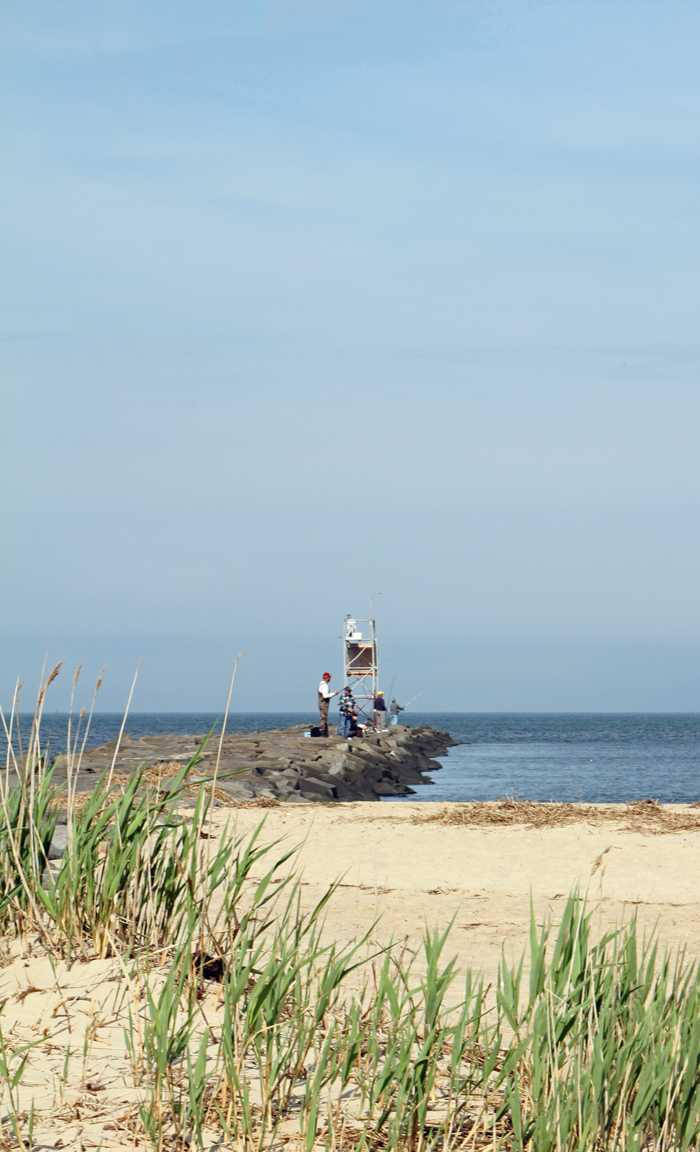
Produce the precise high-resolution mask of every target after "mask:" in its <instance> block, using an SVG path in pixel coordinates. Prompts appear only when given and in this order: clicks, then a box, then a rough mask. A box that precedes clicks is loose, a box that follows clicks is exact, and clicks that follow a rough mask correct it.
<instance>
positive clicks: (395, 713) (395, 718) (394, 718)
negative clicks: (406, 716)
mask: <svg viewBox="0 0 700 1152" xmlns="http://www.w3.org/2000/svg"><path fill="white" fill-rule="evenodd" d="M389 711H390V712H391V723H392V724H398V722H399V712H405V711H406V709H405V708H403V707H402V706H401V705H400V704H397V703H396V697H395V696H392V697H391V704H390V705H389Z"/></svg>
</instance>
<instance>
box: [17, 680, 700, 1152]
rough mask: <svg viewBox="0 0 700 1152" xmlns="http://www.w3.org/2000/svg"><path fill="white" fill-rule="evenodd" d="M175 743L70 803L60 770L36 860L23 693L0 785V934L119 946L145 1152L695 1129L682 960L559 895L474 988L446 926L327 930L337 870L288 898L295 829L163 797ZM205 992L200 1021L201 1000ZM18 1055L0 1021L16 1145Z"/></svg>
mask: <svg viewBox="0 0 700 1152" xmlns="http://www.w3.org/2000/svg"><path fill="white" fill-rule="evenodd" d="M42 691H43V693H44V695H45V688H44V689H43V690H42ZM42 702H43V696H41V698H40V704H41V703H42ZM11 722H12V721H11ZM8 730H9V725H8ZM76 744H77V736H76ZM82 746H84V740H83V745H82ZM11 756H12V753H11V751H8V757H11ZM75 757H76V758H75V765H76V766H77V763H78V758H79V752H77V753H75ZM196 759H197V757H196V756H195V757H194V758H193V761H192V762H191V763H190V764H189V765H183V767H182V768H181V770H180V771H179V773H178V774H177V775H176V776H174V777H172V778H171V779H170V780H169V781H168V788H167V790H163V789H161V788H159V786H158V784H157V782H156V783H154V782H153V780H152V779H149V778H148V775H147V773H146V771H145V770H140V771H137V772H135V773H134V774H133V776H132V777H131V779H130V780H129V782H128V783H127V785H126V786H125V787H124V786H122V785H121V784H119V783H118V782H116V781H115V780H114V778H113V776H110V774H109V773H107V774H105V777H104V778H103V779H102V780H100V781H99V782H98V784H97V786H96V787H95V789H94V791H93V793H92V794H91V796H90V798H89V801H88V802H87V804H85V805H72V806H71V804H70V796H71V787H70V784H71V775H70V772H69V788H68V794H67V795H68V800H67V805H68V807H67V811H66V819H67V820H68V824H67V847H66V850H65V852H64V854H63V857H62V858H61V860H60V861H56V862H51V863H49V860H48V855H49V847H50V844H51V839H52V837H53V834H54V831H55V826H56V820H57V819H58V808H57V806H56V805H57V796H58V794H57V791H56V789H55V787H54V786H53V783H52V778H51V771H50V769H47V768H46V762H47V761H46V757H45V755H44V754H43V752H42V749H41V741H40V708H39V709H38V717H37V720H36V722H35V725H34V728H33V731H32V734H31V736H30V738H29V740H28V741H27V744H26V749H21V755H16V756H15V760H14V763H12V764H10V763H9V762H8V765H7V766H6V771H5V777H4V782H3V785H2V790H1V792H0V927H1V928H2V932H3V933H4V935H5V937H10V936H12V935H23V936H28V935H33V937H34V938H36V939H38V940H39V941H40V942H41V946H42V947H43V948H44V949H45V951H46V952H47V953H48V954H49V955H50V956H52V957H54V958H61V959H64V960H65V961H67V962H68V963H69V964H71V963H76V962H79V961H81V960H88V959H91V958H93V957H106V956H112V957H114V958H115V959H116V960H117V961H118V963H119V965H120V970H121V972H122V974H123V982H124V986H125V988H126V989H128V997H127V1003H128V1012H127V1018H126V1022H125V1027H124V1049H125V1054H126V1056H127V1057H128V1061H129V1065H130V1067H131V1070H132V1074H133V1077H134V1082H135V1083H137V1084H138V1086H139V1100H138V1105H137V1106H136V1108H135V1110H134V1112H133V1114H132V1115H131V1116H130V1118H129V1126H130V1127H129V1130H130V1132H131V1138H132V1141H133V1142H140V1143H141V1144H142V1145H146V1146H150V1147H152V1148H153V1149H157V1150H158V1152H162V1150H164V1149H181V1150H183V1152H184V1150H185V1149H186V1148H189V1147H195V1148H201V1149H203V1148H205V1147H206V1148H210V1147H212V1145H221V1146H222V1147H226V1148H232V1149H233V1148H235V1149H236V1150H237V1152H238V1150H240V1152H263V1150H266V1149H273V1148H274V1149H278V1148H280V1149H281V1148H283V1147H287V1146H289V1147H290V1148H293V1149H297V1148H298V1149H300V1150H303V1152H312V1150H313V1149H316V1148H328V1149H333V1150H335V1149H338V1150H339V1152H340V1150H345V1149H347V1150H350V1149H352V1150H357V1152H363V1150H364V1149H387V1150H394V1149H396V1150H399V1149H401V1150H404V1149H406V1150H407V1152H423V1150H426V1152H428V1150H433V1149H435V1150H441V1152H449V1150H451V1149H463V1148H464V1149H468V1148H472V1149H486V1148H493V1149H497V1148H503V1149H515V1150H520V1149H526V1148H527V1149H532V1150H533V1152H549V1150H550V1149H566V1150H570V1152H584V1150H590V1152H597V1150H613V1149H615V1150H618V1149H620V1150H622V1149H624V1150H628V1149H629V1150H632V1149H634V1150H637V1149H640V1150H641V1149H658V1150H662V1149H687V1148H694V1147H697V1146H698V1141H699V1140H700V973H699V972H698V968H697V965H696V963H695V962H690V961H686V960H685V959H684V958H683V957H682V956H675V957H672V956H671V955H669V954H668V953H664V954H661V953H660V952H659V947H658V943H657V941H656V940H655V939H653V938H651V939H641V940H640V939H639V938H638V935H637V929H636V924H635V921H634V920H631V921H630V922H629V923H627V924H625V925H623V926H621V927H620V928H619V929H618V930H616V931H614V932H609V933H607V934H606V935H604V936H603V937H602V939H595V938H594V936H593V933H592V928H591V916H592V913H591V910H590V909H588V908H587V907H586V902H585V900H584V899H582V898H581V897H580V896H579V895H578V894H577V893H573V894H572V895H571V896H570V897H569V899H568V901H567V903H566V907H565V910H564V913H563V916H562V918H561V922H560V923H559V925H558V927H557V929H556V931H555V930H554V928H552V927H551V926H550V925H544V926H540V927H539V928H538V926H537V925H536V922H535V918H534V914H533V915H532V927H531V940H530V948H529V956H528V964H527V972H528V976H527V979H526V978H525V975H524V973H525V972H526V967H525V960H524V959H523V960H521V961H519V962H518V963H517V964H515V965H514V966H513V965H510V964H509V963H507V962H506V959H505V956H504V957H503V959H502V961H501V965H500V968H499V976H498V982H497V986H496V987H495V988H493V989H486V988H484V986H483V983H482V982H481V981H480V979H479V978H478V977H477V976H475V975H474V974H473V973H471V972H470V971H466V972H460V971H459V970H458V966H457V963H456V960H455V959H454V958H452V957H451V956H450V947H449V946H450V937H449V931H445V932H439V931H437V930H433V929H430V928H429V927H426V931H425V935H424V940H423V953H422V956H419V957H415V956H413V957H411V956H408V957H407V956H406V954H405V953H404V952H401V951H399V950H398V949H397V948H394V947H389V948H387V949H384V950H382V951H381V952H380V953H374V954H372V952H371V950H370V947H369V943H368V938H367V937H365V938H364V939H362V940H358V941H356V942H355V943H354V944H352V945H346V946H340V945H338V944H336V943H334V942H333V941H329V940H328V939H327V938H326V934H325V932H324V911H325V909H326V907H327V905H328V902H329V901H330V900H332V899H333V895H334V889H333V888H331V889H329V891H328V892H326V894H325V895H324V896H323V898H322V899H321V900H320V901H319V903H318V904H317V905H316V907H314V908H311V909H306V910H305V909H304V907H303V906H302V900H301V887H300V879H299V877H298V875H296V874H295V872H294V868H293V850H292V849H291V848H283V847H282V846H281V845H280V844H270V843H265V842H264V839H263V833H264V822H263V823H261V825H260V826H259V827H258V829H257V830H256V831H255V833H254V834H253V835H252V836H250V837H249V838H248V839H242V838H241V837H239V836H237V835H236V834H235V832H234V831H233V830H232V829H231V827H229V826H226V827H225V828H224V829H223V831H221V832H217V833H216V835H215V834H214V832H213V825H212V822H211V816H212V811H211V809H212V804H213V802H214V799H213V797H214V791H213V790H214V786H215V782H212V787H211V788H208V787H207V786H206V784H204V785H203V786H202V787H201V788H200V791H199V795H198V798H197V801H196V805H195V808H194V811H193V812H192V813H191V814H188V815H187V816H186V815H184V814H183V812H182V810H181V798H182V797H181V790H182V787H183V785H184V783H185V780H186V777H187V773H188V771H189V770H190V769H191V768H192V767H193V766H194V764H195V763H196ZM212 989H216V990H217V996H216V1015H215V1019H213V1017H212V1014H211V1012H210V1011H209V1009H207V1010H206V1011H205V1009H204V1007H203V1004H204V995H205V993H207V992H210V991H211V990H212ZM86 1037H87V1033H86ZM87 1044H88V1040H87V1038H86V1045H87ZM27 1057H28V1053H27V1051H25V1049H23V1048H21V1047H15V1048H11V1046H9V1045H8V1044H7V1043H6V1042H5V1040H4V1039H3V1037H2V1033H1V1032H0V1085H1V1086H2V1089H3V1104H2V1107H3V1113H4V1114H3V1118H2V1124H3V1134H4V1138H5V1139H6V1141H7V1142H9V1144H13V1145H14V1146H19V1147H20V1148H22V1149H24V1148H27V1149H28V1148H30V1147H31V1146H32V1125H33V1115H32V1114H31V1110H30V1111H29V1112H27V1111H26V1110H25V1111H24V1112H22V1111H20V1109H19V1105H18V1103H17V1100H18V1097H17V1086H18V1083H19V1081H20V1080H21V1077H22V1074H23V1071H24V1067H25V1063H26V1059H27ZM85 1060H87V1053H86V1056H85Z"/></svg>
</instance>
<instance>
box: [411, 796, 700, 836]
mask: <svg viewBox="0 0 700 1152" xmlns="http://www.w3.org/2000/svg"><path fill="white" fill-rule="evenodd" d="M426 807H428V806H426ZM413 823H414V824H430V823H437V824H451V825H473V826H475V827H487V826H498V825H500V826H508V825H525V826H526V827H528V828H561V827H563V826H565V825H567V824H584V823H585V824H592V825H596V826H602V825H611V824H615V825H618V826H619V827H620V828H621V829H623V830H624V831H630V832H648V833H652V834H661V833H664V832H697V831H700V810H698V809H697V808H696V807H695V806H694V805H688V806H681V805H675V804H659V802H658V801H657V800H639V801H635V802H634V803H628V804H564V803H560V802H558V801H555V800H552V801H549V802H548V803H538V802H537V801H534V800H520V799H519V798H518V797H510V796H505V797H503V798H502V799H500V800H495V801H483V802H482V801H477V800H472V801H467V802H465V803H460V804H445V805H430V806H429V808H428V810H427V811H426V812H425V813H422V812H421V813H420V814H418V813H417V814H416V815H414V817H413Z"/></svg>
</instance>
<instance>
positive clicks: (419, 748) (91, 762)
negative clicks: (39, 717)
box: [54, 724, 458, 804]
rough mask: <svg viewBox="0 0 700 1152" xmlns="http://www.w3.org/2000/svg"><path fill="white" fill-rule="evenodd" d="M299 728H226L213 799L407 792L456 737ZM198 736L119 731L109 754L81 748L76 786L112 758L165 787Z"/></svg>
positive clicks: (59, 773) (119, 775) (203, 758)
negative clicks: (316, 732) (350, 735)
mask: <svg viewBox="0 0 700 1152" xmlns="http://www.w3.org/2000/svg"><path fill="white" fill-rule="evenodd" d="M306 732H308V725H303V724H299V725H296V726H295V727H293V728H285V729H274V730H272V731H268V732H230V733H228V732H227V733H226V735H225V736H224V739H223V742H222V744H221V755H220V759H219V767H218V771H217V773H216V802H217V803H219V804H226V803H229V804H237V803H245V802H250V801H256V800H257V801H262V800H268V801H275V800H276V801H279V802H280V803H284V804H288V803H306V804H308V803H319V802H329V801H330V802H333V801H352V800H380V799H381V798H382V797H383V796H410V795H413V794H414V792H415V787H418V786H420V785H423V784H427V785H429V784H432V782H433V781H432V780H431V778H430V775H429V773H431V772H436V771H439V769H440V767H441V765H440V764H439V763H438V761H437V760H435V759H434V757H435V756H440V755H444V754H445V753H446V752H447V749H448V748H449V747H450V746H451V745H453V744H457V743H458V741H456V740H453V739H452V737H451V736H450V735H449V733H447V732H440V731H438V730H437V729H436V728H431V727H429V726H427V725H420V726H418V727H415V728H411V727H408V726H407V725H403V724H400V725H393V726H391V727H390V728H388V729H387V730H386V731H384V732H375V731H370V732H368V733H367V734H366V735H364V736H363V737H356V738H354V739H352V740H344V739H341V738H340V737H338V736H335V735H332V736H328V737H316V738H314V737H309V736H308V735H305V733H306ZM204 740H205V734H201V735H193V736H181V735H176V734H170V735H164V736H142V737H141V738H140V739H138V740H135V739H133V738H132V737H131V736H129V735H128V734H127V733H125V734H124V736H122V739H121V743H120V745H119V749H118V751H117V754H116V759H114V755H115V751H116V741H110V742H109V743H107V744H103V745H101V746H99V747H95V748H89V749H87V750H86V751H85V752H84V753H83V756H82V759H81V761H80V768H79V771H78V775H77V791H78V792H85V791H88V790H89V789H91V788H93V787H94V785H95V782H96V776H98V775H100V774H101V773H102V772H104V771H105V770H106V769H109V768H110V767H111V765H112V761H113V760H114V773H115V779H117V780H123V779H124V778H125V777H126V776H127V775H128V774H130V773H131V772H133V771H134V770H135V769H137V768H140V767H142V766H145V767H146V769H147V778H148V780H149V782H150V783H158V784H159V785H160V786H161V787H163V788H167V787H168V780H169V779H170V778H172V776H173V775H174V773H175V771H176V770H177V768H178V767H179V766H181V765H184V764H187V763H189V762H190V761H191V760H192V759H193V758H194V757H195V756H197V753H198V750H199V749H200V748H201V746H202V744H203V742H204ZM220 740H221V737H220V736H219V735H217V734H214V735H213V736H211V737H210V738H209V740H208V741H207V743H206V744H205V745H204V748H203V749H202V750H201V752H200V753H199V755H198V756H197V759H196V762H195V764H194V765H193V767H192V769H191V771H190V773H189V774H188V778H187V779H188V784H189V785H190V786H193V785H196V784H197V783H198V782H199V781H200V780H201V781H202V782H204V781H207V780H211V779H212V778H213V776H214V772H215V769H216V762H217V758H218V757H219V743H220ZM66 769H67V765H66V760H65V757H64V756H60V757H59V758H58V759H57V761H56V763H55V766H54V783H55V784H57V785H58V786H59V787H60V786H61V785H62V783H63V782H64V781H65V780H66V774H67V773H66Z"/></svg>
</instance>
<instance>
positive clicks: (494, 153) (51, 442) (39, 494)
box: [0, 0, 700, 711]
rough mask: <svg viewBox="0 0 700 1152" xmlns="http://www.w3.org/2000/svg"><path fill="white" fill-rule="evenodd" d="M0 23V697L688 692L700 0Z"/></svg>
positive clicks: (698, 578)
mask: <svg viewBox="0 0 700 1152" xmlns="http://www.w3.org/2000/svg"><path fill="white" fill-rule="evenodd" d="M1 21H2V28H1V31H2V41H3V56H2V61H1V63H2V73H3V76H4V80H3V88H2V127H3V137H4V140H3V155H4V158H5V159H4V162H3V175H2V203H0V217H1V220H2V225H1V226H2V250H3V265H4V268H5V275H4V277H3V280H4V288H3V295H2V333H3V337H2V345H1V347H2V360H3V386H2V396H3V400H2V410H3V416H2V468H3V476H4V479H3V505H2V506H3V527H4V532H3V538H4V541H5V545H4V548H3V563H2V582H3V590H2V605H3V615H4V627H3V635H4V642H3V651H2V668H1V672H0V700H1V702H2V704H3V706H4V707H6V706H7V705H8V704H9V702H10V698H11V694H12V687H13V684H14V681H15V677H16V676H17V675H20V676H21V677H27V681H26V685H25V689H24V696H23V702H24V705H25V707H31V705H32V698H33V694H34V692H35V687H36V681H37V679H38V676H39V672H40V667H41V662H42V660H43V655H44V651H45V648H46V645H47V644H48V643H50V644H51V658H55V659H56V660H57V659H58V658H60V657H62V656H65V657H66V661H67V663H66V667H67V668H69V669H70V672H71V673H72V670H73V668H74V667H75V666H76V665H77V663H78V662H79V661H80V660H85V671H84V674H83V675H84V682H83V681H81V684H82V688H81V692H80V693H79V697H80V702H82V700H83V699H84V698H85V697H87V696H88V695H89V686H90V681H91V680H94V678H95V676H96V674H97V672H98V670H99V668H100V667H101V666H102V664H104V663H106V664H107V674H106V679H105V685H104V688H103V690H102V694H101V707H102V708H103V709H119V708H121V707H122V705H123V704H124V702H125V700H126V696H127V693H128V687H129V683H130V681H131V676H132V675H133V670H134V668H135V666H136V663H137V661H138V660H139V659H140V658H143V659H144V661H145V663H144V665H143V668H142V670H141V673H140V680H139V685H138V689H137V692H136V696H135V700H134V707H135V708H136V709H138V710H150V709H164V710H166V709H187V710H197V709H213V710H218V709H219V708H221V707H222V706H223V704H224V703H225V698H226V693H227V689H228V680H229V677H230V670H231V667H232V664H233V659H234V657H235V654H236V652H237V651H239V650H240V649H246V650H247V654H246V656H245V657H244V659H243V662H242V665H241V669H240V678H239V681H238V688H237V694H236V698H235V701H234V707H235V708H238V709H239V710H247V709H251V710H270V709H278V708H279V709H303V708H307V707H311V708H313V706H314V703H315V690H316V683H317V681H318V678H319V675H320V673H321V672H322V671H324V670H325V669H328V670H330V671H332V672H334V673H335V674H336V681H337V680H339V679H340V673H341V652H340V643H339V636H340V631H341V621H342V617H343V616H344V615H345V613H346V612H351V613H353V614H356V615H359V616H362V615H366V614H367V609H368V606H369V597H370V595H371V594H372V593H375V592H381V596H379V597H377V599H376V600H375V601H374V604H375V609H376V614H377V620H378V629H379V638H380V651H381V658H382V660H384V661H385V663H384V665H383V672H384V673H385V674H386V679H385V683H387V684H388V683H389V682H390V681H391V678H392V677H393V676H394V675H396V690H397V695H398V696H399V698H402V697H403V698H404V699H405V698H406V697H408V696H412V695H413V694H414V693H416V692H419V691H421V690H422V689H425V690H426V691H425V696H424V697H423V698H422V700H421V705H422V706H424V707H425V709H427V710H434V711H437V710H441V709H446V710H448V709H449V710H488V709H496V710H520V709H523V710H560V709H564V710H588V709H592V710H647V709H650V710H665V709H679V710H688V711H695V710H700V539H699V534H698V529H699V527H700V524H699V516H698V511H699V501H700V494H699V491H698V479H699V475H698V474H699V471H700V466H699V463H698V444H699V437H698V433H699V431H700V388H699V379H698V377H699V368H700V331H699V322H700V307H699V304H700V300H699V288H700V213H699V209H700V202H699V200H700V198H699V196H698V188H699V179H698V177H699V175H700V171H699V163H698V161H699V159H700V132H699V131H698V125H699V118H700V70H699V69H698V64H697V48H698V43H700V7H698V5H697V3H695V2H693V3H675V2H673V0H668V2H654V0H646V2H644V0H635V2H634V3H629V4H627V3H615V2H612V0H606V2H604V3H586V2H583V0H581V2H577V3H571V2H570V0H565V2H558V0H548V2H545V3H537V2H535V0H527V2H516V0H511V2H509V3H499V2H498V0H488V2H485V3H459V2H457V0H455V2H444V3H440V2H437V0H433V2H430V3H428V2H425V3H420V2H415V3H412V2H411V0H402V3H400V4H399V3H382V2H381V0H372V2H371V3H349V2H348V3H340V2H333V0H327V2H322V0H318V2H314V3H312V2H309V3H302V2H299V3H295V2H293V0H287V2H284V3H283V2H278V3H262V2H260V3H247V4H246V3H232V2H231V0H226V2H225V3H224V2H223V0H222V2H220V3H218V2H208V0H202V2H200V3H198V4H196V5H195V4H192V3H187V4H184V3H179V2H177V0H167V3H156V2H146V3H144V2H143V0H139V2H138V3H135V2H134V3H129V2H127V0H118V2H116V0H105V2H101V3H100V4H99V5H98V4H95V3H94V0H91V2H89V3H88V2H85V3H77V2H74V0H62V3H60V4H57V3H56V2H55V0H48V2H46V3H34V2H32V0H21V2H17V0H5V3H4V5H3V7H2V17H1ZM69 682H70V675H69V674H66V675H64V676H62V677H61V678H59V680H58V681H57V684H56V689H55V691H54V695H53V697H52V706H64V705H65V704H66V703H67V699H68V689H69Z"/></svg>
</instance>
